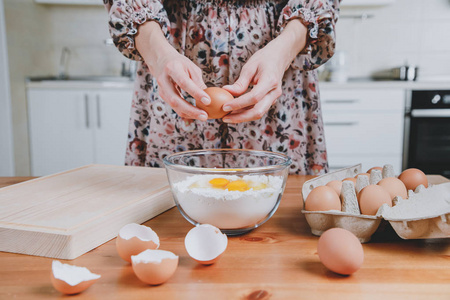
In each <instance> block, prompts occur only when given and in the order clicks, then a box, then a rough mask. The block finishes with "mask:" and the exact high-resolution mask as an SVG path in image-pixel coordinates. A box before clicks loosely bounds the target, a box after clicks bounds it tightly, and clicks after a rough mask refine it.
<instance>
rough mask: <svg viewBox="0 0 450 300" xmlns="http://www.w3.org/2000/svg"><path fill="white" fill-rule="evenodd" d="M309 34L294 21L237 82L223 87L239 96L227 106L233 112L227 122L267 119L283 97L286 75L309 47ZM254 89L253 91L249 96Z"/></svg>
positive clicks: (258, 54) (248, 65) (251, 61)
mask: <svg viewBox="0 0 450 300" xmlns="http://www.w3.org/2000/svg"><path fill="white" fill-rule="evenodd" d="M306 33H307V29H306V27H305V26H304V25H303V24H302V23H301V22H300V21H299V20H292V21H290V22H289V23H288V24H287V25H286V28H285V29H284V30H283V32H282V33H281V34H280V35H279V36H278V37H277V38H276V39H274V40H273V41H271V42H270V43H268V44H267V45H266V46H265V47H264V48H262V49H260V50H258V51H257V52H255V54H253V55H252V56H251V57H250V59H249V60H248V61H247V63H246V64H245V65H244V66H243V67H242V70H241V74H240V75H239V78H238V79H237V80H236V82H235V83H234V84H233V85H226V86H224V87H223V88H224V89H226V90H227V91H229V92H230V93H231V94H232V95H233V96H239V97H237V98H235V99H234V100H233V101H231V102H228V103H225V104H224V106H223V109H224V110H225V111H231V113H230V114H229V115H227V116H226V117H224V118H223V121H224V122H226V123H242V122H248V121H254V120H258V119H261V118H262V117H263V116H264V115H265V113H266V112H267V111H268V110H269V108H270V107H271V106H272V105H273V104H274V103H275V101H276V100H277V99H278V97H280V96H281V93H282V89H281V86H282V79H283V75H284V72H285V71H286V70H287V68H288V67H289V65H290V64H291V62H292V61H293V60H294V58H295V56H296V55H297V54H298V53H299V52H300V51H301V50H302V49H303V48H304V47H305V45H306ZM250 85H253V87H252V89H251V90H250V91H249V92H247V93H245V92H246V91H247V90H248V88H249V86H250Z"/></svg>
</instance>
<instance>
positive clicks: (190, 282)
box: [0, 176, 450, 300]
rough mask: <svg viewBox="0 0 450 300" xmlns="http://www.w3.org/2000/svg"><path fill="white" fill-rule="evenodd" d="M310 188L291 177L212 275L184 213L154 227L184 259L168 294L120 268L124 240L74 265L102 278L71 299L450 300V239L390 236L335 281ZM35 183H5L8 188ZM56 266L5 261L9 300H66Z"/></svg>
mask: <svg viewBox="0 0 450 300" xmlns="http://www.w3.org/2000/svg"><path fill="white" fill-rule="evenodd" d="M309 178H311V177H308V176H290V177H289V179H288V183H287V187H286V191H285V193H284V196H283V198H282V201H281V205H280V207H279V208H278V210H277V212H276V213H275V215H274V216H273V217H272V218H271V219H270V220H269V221H268V222H267V223H265V224H264V225H262V226H261V227H260V228H257V229H255V230H253V231H252V232H250V233H248V234H246V235H243V236H239V237H230V238H229V243H228V248H227V250H226V251H225V253H224V254H223V256H222V257H221V259H220V260H219V261H218V262H217V263H216V264H214V265H211V266H202V265H199V264H198V263H196V262H195V261H194V260H192V259H191V258H190V257H189V256H188V254H187V252H186V250H185V248H184V237H185V235H186V234H187V232H188V231H189V230H190V229H191V228H192V225H191V224H190V223H188V222H187V221H186V220H185V219H184V218H183V217H182V216H181V214H180V213H179V212H178V210H177V209H176V208H172V209H171V210H169V211H167V212H165V213H163V214H162V215H160V216H158V217H156V218H154V219H152V220H150V221H148V222H146V223H145V224H146V225H148V226H150V227H151V228H152V229H153V230H155V231H156V232H157V233H158V235H159V237H160V239H161V246H160V249H163V250H169V251H172V252H174V253H175V254H177V255H179V256H180V261H179V266H178V269H177V271H176V272H175V274H174V276H173V277H172V278H170V279H169V281H168V282H166V283H165V284H163V285H160V286H148V285H145V284H144V283H142V282H140V281H139V280H138V279H137V278H136V277H135V275H134V273H133V271H132V268H131V266H130V265H129V264H128V263H126V262H125V261H123V260H122V259H121V258H119V256H118V254H117V252H116V248H115V240H111V241H109V242H107V243H106V244H103V245H102V246H100V247H98V248H96V249H94V250H92V251H90V252H88V253H86V254H85V255H82V256H81V257H79V258H77V259H75V260H72V261H67V262H66V263H70V264H74V265H78V266H83V267H87V268H88V269H90V270H91V271H92V272H94V273H97V274H100V275H102V277H101V278H100V279H99V281H97V283H95V284H94V285H93V286H91V287H90V288H89V289H87V290H86V291H85V292H83V293H81V294H79V295H75V296H71V298H70V299H78V298H81V299H144V298H145V299H335V300H337V299H358V300H361V299H383V300H384V299H447V300H448V299H450V247H449V246H450V242H449V241H450V239H434V240H402V239H400V238H399V237H398V236H397V235H396V234H395V232H394V231H393V230H392V229H391V228H389V226H388V227H387V228H386V229H385V231H384V232H377V233H375V235H374V236H373V237H372V241H371V242H369V243H367V244H363V248H364V255H365V260H364V264H363V266H362V268H361V269H360V270H359V271H358V272H356V273H355V274H353V275H351V276H341V275H337V274H334V273H332V272H331V271H328V270H327V269H326V268H325V267H324V266H323V265H322V264H321V263H320V261H319V257H318V255H317V240H318V238H317V237H316V236H313V235H312V234H311V232H310V228H309V226H308V224H307V223H306V220H305V218H304V216H303V215H302V213H301V196H300V195H301V192H300V191H301V186H302V184H303V182H304V181H305V180H307V179H309ZM28 179H30V177H16V178H0V187H2V186H6V185H10V184H14V183H18V182H21V181H24V180H28ZM32 200H33V199H30V201H32ZM92 230H95V228H93V229H92ZM51 262H52V259H50V258H44V257H34V256H27V255H20V254H12V253H5V252H0V299H54V298H60V297H63V296H62V295H61V294H60V293H59V292H57V291H56V290H55V289H53V287H52V285H51V283H50V272H51Z"/></svg>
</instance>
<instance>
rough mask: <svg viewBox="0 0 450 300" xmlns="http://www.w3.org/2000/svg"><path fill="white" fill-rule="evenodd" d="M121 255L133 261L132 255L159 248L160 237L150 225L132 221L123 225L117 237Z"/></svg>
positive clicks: (118, 249) (126, 259)
mask: <svg viewBox="0 0 450 300" xmlns="http://www.w3.org/2000/svg"><path fill="white" fill-rule="evenodd" d="M116 248H117V252H118V253H119V256H120V257H121V258H122V259H123V260H125V261H127V262H129V263H131V256H132V255H136V254H139V253H141V252H142V251H144V250H147V249H153V250H154V249H158V248H159V237H158V235H157V234H156V232H154V231H153V230H152V229H151V228H150V227H147V226H144V225H139V224H136V223H131V224H127V225H125V226H123V227H122V228H121V229H120V231H119V234H118V236H117V239H116Z"/></svg>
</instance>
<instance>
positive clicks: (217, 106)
mask: <svg viewBox="0 0 450 300" xmlns="http://www.w3.org/2000/svg"><path fill="white" fill-rule="evenodd" d="M205 92H206V93H207V94H208V95H209V97H210V98H211V103H210V104H209V105H205V104H203V103H201V102H200V101H197V102H196V106H197V107H198V108H200V109H203V110H204V111H206V113H207V114H208V119H221V118H223V117H225V116H226V115H227V114H229V113H230V112H226V111H224V110H223V105H224V104H225V103H227V102H230V101H231V100H233V99H234V97H233V95H231V94H230V93H229V92H228V91H227V90H224V89H222V88H219V87H209V88H206V89H205Z"/></svg>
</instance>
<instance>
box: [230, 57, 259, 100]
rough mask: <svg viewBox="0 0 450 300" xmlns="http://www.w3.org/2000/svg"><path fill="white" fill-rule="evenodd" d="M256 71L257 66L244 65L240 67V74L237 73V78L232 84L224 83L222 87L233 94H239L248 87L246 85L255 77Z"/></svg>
mask: <svg viewBox="0 0 450 300" xmlns="http://www.w3.org/2000/svg"><path fill="white" fill-rule="evenodd" d="M256 71H257V67H256V66H253V65H252V64H251V65H245V66H244V67H243V68H242V71H241V74H240V75H239V78H238V80H236V81H235V83H234V84H232V85H225V86H223V89H225V90H227V91H228V92H230V93H231V94H232V95H233V96H240V95H242V94H243V93H245V92H246V91H247V89H248V86H249V85H250V83H251V82H252V81H253V78H255V75H256Z"/></svg>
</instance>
